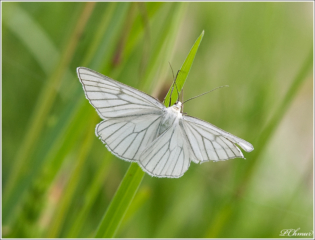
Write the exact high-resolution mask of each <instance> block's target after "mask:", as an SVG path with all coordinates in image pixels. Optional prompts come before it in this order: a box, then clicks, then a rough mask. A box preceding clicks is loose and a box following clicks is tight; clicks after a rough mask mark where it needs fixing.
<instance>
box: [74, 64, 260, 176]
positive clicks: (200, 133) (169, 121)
mask: <svg viewBox="0 0 315 240" xmlns="http://www.w3.org/2000/svg"><path fill="white" fill-rule="evenodd" d="M77 74H78V77H79V80H80V82H81V83H82V86H83V90H84V93H85V97H86V98H87V99H88V100H89V102H90V104H91V105H92V106H93V107H94V108H95V109H96V111H97V113H98V115H99V116H100V117H101V118H102V119H103V121H102V122H100V123H99V124H97V126H96V128H95V134H96V136H97V137H98V138H99V139H100V140H101V141H102V142H103V143H104V144H105V146H106V147H107V149H108V150H109V151H110V152H111V153H112V154H114V155H115V156H117V157H118V158H120V159H123V160H126V161H129V162H137V163H138V164H139V165H140V167H141V168H142V169H143V171H145V172H146V173H148V174H149V175H151V176H154V177H166V178H179V177H181V176H182V175H183V174H184V173H185V172H186V171H187V170H188V168H189V166H190V162H191V161H192V162H194V163H203V162H207V161H210V160H212V161H221V160H227V159H232V158H244V155H243V153H242V151H241V150H240V149H239V147H238V146H240V147H241V148H242V149H243V150H245V151H246V152H250V151H252V150H254V148H253V146H252V144H250V143H249V142H247V141H245V140H243V139H241V138H239V137H236V136H234V135H232V134H231V133H228V132H226V131H224V130H222V129H220V128H218V127H216V126H214V125H212V124H210V123H208V122H205V121H203V120H200V119H198V118H194V117H191V116H188V115H186V114H183V113H182V112H181V107H182V103H181V102H180V101H177V102H176V103H175V104H174V105H173V106H170V107H165V106H164V105H163V104H162V103H161V102H160V101H159V100H157V99H155V98H154V97H152V96H150V95H148V94H146V93H144V92H141V91H139V90H137V89H135V88H133V87H130V86H127V85H125V84H123V83H120V82H118V81H115V80H113V79H111V78H109V77H106V76H104V75H102V74H100V73H98V72H95V71H93V70H91V69H88V68H85V67H78V68H77ZM236 144H237V145H238V146H237V145H236Z"/></svg>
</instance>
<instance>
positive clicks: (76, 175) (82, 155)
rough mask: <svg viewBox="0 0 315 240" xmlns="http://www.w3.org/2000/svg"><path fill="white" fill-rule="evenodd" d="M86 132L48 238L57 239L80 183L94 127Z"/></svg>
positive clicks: (50, 225) (50, 226)
mask: <svg viewBox="0 0 315 240" xmlns="http://www.w3.org/2000/svg"><path fill="white" fill-rule="evenodd" d="M97 119H98V117H97V116H96V115H95V116H94V118H93V120H94V122H95V124H96V120H97ZM86 132H87V134H86V135H87V136H86V137H85V141H84V142H83V144H82V147H81V149H80V151H79V153H78V159H77V163H76V167H75V169H74V170H73V172H72V173H71V176H70V178H69V180H68V183H67V186H66V187H65V188H64V190H63V194H62V197H61V199H60V200H59V204H58V206H57V209H56V211H55V214H54V216H53V218H52V222H51V223H50V224H49V229H48V232H47V237H48V238H54V237H59V235H60V231H61V228H62V226H63V222H64V220H65V218H66V215H67V212H68V209H69V206H70V204H71V200H73V195H74V192H75V189H76V188H77V185H78V183H79V182H80V181H79V180H80V177H81V171H82V169H83V167H84V164H85V162H86V160H87V155H88V153H89V150H90V148H91V146H92V143H93V140H94V139H95V137H94V134H93V132H94V125H93V124H91V125H90V127H89V128H88V129H87V130H86Z"/></svg>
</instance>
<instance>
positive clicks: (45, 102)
mask: <svg viewBox="0 0 315 240" xmlns="http://www.w3.org/2000/svg"><path fill="white" fill-rule="evenodd" d="M94 6H95V3H86V4H85V7H84V8H83V11H82V14H81V15H80V16H79V18H78V20H77V25H76V27H75V29H74V31H73V33H72V34H71V36H70V39H69V41H68V44H67V45H66V47H65V49H64V50H63V54H62V56H61V58H60V62H59V64H58V66H57V67H56V70H55V71H54V72H53V74H52V77H51V78H49V79H48V81H47V84H46V86H45V87H44V89H43V90H42V91H41V94H40V96H39V98H38V101H37V104H36V106H35V108H34V111H33V113H32V117H31V119H30V122H29V126H28V128H27V129H28V130H27V133H26V135H25V137H24V140H23V142H22V145H21V147H20V149H19V151H18V153H17V156H16V158H15V161H14V166H13V168H12V171H11V174H10V175H9V178H8V181H7V182H8V184H7V185H6V186H5V189H4V205H6V204H7V202H8V201H9V200H10V197H11V194H12V191H13V189H14V187H15V185H16V183H17V182H18V179H19V178H21V177H22V176H24V174H25V173H24V171H23V169H25V168H26V166H27V165H28V164H29V162H30V156H31V154H32V151H33V150H34V149H35V145H36V142H37V140H38V138H39V136H40V133H41V131H42V129H43V127H44V124H45V122H46V121H45V119H46V118H47V116H48V114H49V112H50V109H51V107H52V105H53V103H54V100H55V97H56V94H57V92H56V88H58V86H59V84H60V82H61V79H62V76H63V75H64V74H65V71H66V70H67V68H68V66H69V63H70V61H71V59H72V57H73V55H74V52H75V49H76V47H77V45H78V42H79V39H80V36H81V34H82V32H83V31H84V28H85V26H86V23H87V21H88V20H89V18H90V16H91V13H92V11H93V9H94Z"/></svg>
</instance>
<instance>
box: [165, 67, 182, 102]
mask: <svg viewBox="0 0 315 240" xmlns="http://www.w3.org/2000/svg"><path fill="white" fill-rule="evenodd" d="M179 71H180V70H178V71H177V74H176V77H175V78H174V81H173V84H172V90H171V94H170V102H169V104H168V106H169V107H170V106H171V102H172V94H173V90H174V85H175V87H176V90H177V96H179V92H178V88H177V84H176V79H177V76H178V73H179ZM177 100H178V98H177Z"/></svg>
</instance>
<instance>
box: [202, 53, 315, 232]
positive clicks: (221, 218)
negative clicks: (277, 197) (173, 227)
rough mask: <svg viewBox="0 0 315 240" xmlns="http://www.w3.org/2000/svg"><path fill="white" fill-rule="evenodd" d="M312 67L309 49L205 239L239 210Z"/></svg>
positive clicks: (219, 228)
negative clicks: (258, 165) (274, 134)
mask: <svg viewBox="0 0 315 240" xmlns="http://www.w3.org/2000/svg"><path fill="white" fill-rule="evenodd" d="M312 66H313V49H311V51H310V52H309V55H308V56H307V58H306V59H305V62H304V63H303V65H302V67H301V69H300V71H299V72H298V74H297V75H296V77H295V79H294V80H293V82H292V84H291V86H290V88H289V90H288V92H287V94H286V95H285V97H284V99H283V101H282V103H281V104H280V106H279V109H278V110H277V111H276V113H275V115H274V116H273V117H272V119H271V120H270V122H269V124H268V125H267V126H266V128H265V129H264V130H263V131H262V133H261V136H260V138H259V141H258V143H257V144H255V145H254V146H258V147H256V149H255V151H253V155H252V156H251V157H252V159H253V161H252V163H251V165H249V167H248V168H247V169H246V171H245V174H244V176H243V178H242V180H241V182H240V183H239V184H238V186H239V187H238V189H236V190H235V193H236V194H237V196H235V198H233V200H232V202H231V201H228V202H227V204H226V205H224V206H223V208H222V210H221V211H220V214H218V215H217V216H216V217H215V218H214V220H213V222H214V223H215V224H213V225H212V226H211V228H209V229H208V232H207V234H206V237H209V238H213V237H218V236H219V235H220V233H221V232H222V230H223V228H224V226H225V225H226V223H227V222H228V221H229V220H230V219H231V218H232V215H233V214H234V211H235V210H236V209H239V208H238V206H237V204H240V202H241V201H240V199H241V196H242V195H244V193H245V192H246V190H247V185H248V183H250V179H251V177H252V176H253V174H254V173H255V167H256V166H257V163H258V161H257V159H259V157H260V155H261V153H262V152H263V151H264V150H265V148H266V147H267V145H268V142H269V141H270V139H271V137H272V136H273V133H274V132H275V130H276V129H277V127H278V126H279V124H280V123H281V120H282V119H283V117H284V115H285V113H286V112H287V110H288V109H289V106H290V104H291V103H292V101H293V99H294V97H295V96H296V94H297V93H298V90H299V89H300V87H301V86H302V83H303V82H304V81H305V80H306V79H307V74H309V72H310V70H311V68H312ZM236 200H238V201H236Z"/></svg>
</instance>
